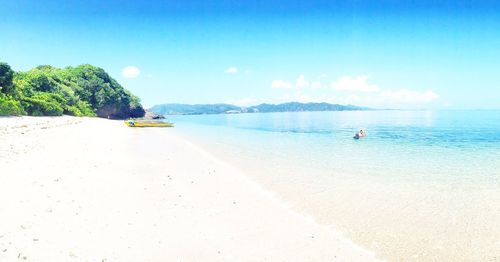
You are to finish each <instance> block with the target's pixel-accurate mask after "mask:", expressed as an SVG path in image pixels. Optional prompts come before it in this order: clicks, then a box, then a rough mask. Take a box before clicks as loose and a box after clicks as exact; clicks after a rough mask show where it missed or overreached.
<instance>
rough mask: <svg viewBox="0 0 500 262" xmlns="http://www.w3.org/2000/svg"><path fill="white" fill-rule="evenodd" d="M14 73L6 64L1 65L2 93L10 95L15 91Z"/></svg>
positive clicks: (0, 88)
mask: <svg viewBox="0 0 500 262" xmlns="http://www.w3.org/2000/svg"><path fill="white" fill-rule="evenodd" d="M13 78H14V71H12V69H11V68H10V66H9V65H8V64H6V63H0V93H4V94H10V93H11V92H12V89H13V86H14V85H13V83H12V79H13Z"/></svg>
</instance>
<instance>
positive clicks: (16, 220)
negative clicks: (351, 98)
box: [0, 117, 375, 261]
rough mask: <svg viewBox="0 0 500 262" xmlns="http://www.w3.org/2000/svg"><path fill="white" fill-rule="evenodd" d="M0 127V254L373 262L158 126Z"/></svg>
mask: <svg viewBox="0 0 500 262" xmlns="http://www.w3.org/2000/svg"><path fill="white" fill-rule="evenodd" d="M0 126H1V128H0V135H1V137H0V161H1V162H2V163H1V166H2V176H0V199H2V202H3V203H2V205H1V207H0V217H2V223H0V261H15V260H17V259H21V260H23V259H25V260H27V261H171V260H176V261H177V260H182V261H235V260H236V261H263V260H265V261H332V260H338V261H370V260H375V259H374V255H373V254H372V253H370V252H369V251H366V250H363V249H361V248H359V247H357V246H355V245H354V244H352V243H351V242H349V241H348V240H346V239H344V238H342V236H341V235H340V234H338V233H336V231H335V230H334V229H332V228H331V227H327V226H323V225H319V224H317V223H315V222H314V220H313V219H311V218H308V217H306V216H304V215H302V214H299V213H296V212H294V211H292V210H291V209H290V208H288V207H287V205H286V204H285V203H283V202H281V201H280V200H279V199H278V198H276V197H275V196H274V195H273V193H271V192H268V191H265V190H263V189H262V187H261V186H259V185H258V184H257V183H256V182H254V181H253V180H251V179H250V178H249V177H247V176H246V175H245V174H244V173H243V172H241V170H238V169H236V168H234V167H232V166H231V165H229V164H228V163H225V162H223V161H221V160H219V159H217V158H215V157H214V156H213V155H211V154H210V153H208V152H206V151H204V150H203V149H201V148H200V147H197V146H196V145H194V144H193V143H191V142H189V141H186V140H185V139H183V138H179V137H178V136H176V135H175V134H174V133H173V132H168V131H166V130H165V129H133V128H127V127H125V126H124V125H123V123H122V122H120V121H110V120H103V119H95V118H72V117H61V118H30V117H22V118H0Z"/></svg>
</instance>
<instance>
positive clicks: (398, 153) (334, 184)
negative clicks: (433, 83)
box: [172, 111, 500, 261]
mask: <svg viewBox="0 0 500 262" xmlns="http://www.w3.org/2000/svg"><path fill="white" fill-rule="evenodd" d="M172 120H174V121H175V122H176V128H175V132H177V133H179V134H181V135H183V136H187V137H189V139H191V140H195V141H197V143H198V144H200V145H202V146H204V147H206V148H208V149H209V151H211V152H213V153H215V154H217V155H219V156H220V157H222V158H224V159H226V160H228V161H229V162H231V163H233V164H235V165H237V166H240V167H241V168H242V169H244V170H245V171H246V172H247V173H248V174H249V175H250V176H252V177H253V178H254V179H256V180H258V181H259V182H260V183H261V184H263V185H264V186H265V187H267V188H268V189H270V190H272V191H274V192H276V193H277V194H278V195H279V196H280V197H282V198H283V199H284V200H285V201H287V202H288V203H291V206H292V207H293V208H295V209H297V210H299V211H301V212H306V213H309V214H311V215H312V216H314V217H315V218H316V219H317V220H318V221H319V222H321V223H325V224H329V225H333V226H335V227H336V228H338V230H340V231H341V232H343V233H344V234H345V235H346V236H347V237H350V238H351V239H352V240H353V241H354V242H355V243H357V244H359V245H362V246H364V247H366V248H369V249H372V250H374V251H375V252H377V254H378V255H379V256H380V257H382V258H385V259H389V260H396V261H397V260H405V261H408V260H415V261H422V260H425V261H439V260H443V259H446V260H449V259H453V260H455V261H456V260H459V261H460V260H461V261H471V260H481V261H484V260H488V259H495V258H496V259H500V242H499V240H498V239H500V238H499V237H498V236H500V171H499V169H500V111H357V112H349V111H346V112H299V113H267V114H238V115H201V116H175V117H172ZM360 128H364V129H366V130H367V132H368V137H367V138H364V139H361V140H354V139H352V136H353V135H354V133H355V132H356V131H357V130H358V129H360Z"/></svg>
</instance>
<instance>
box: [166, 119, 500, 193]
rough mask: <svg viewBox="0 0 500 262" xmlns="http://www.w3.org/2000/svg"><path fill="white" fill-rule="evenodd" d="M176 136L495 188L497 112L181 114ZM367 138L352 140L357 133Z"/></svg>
mask: <svg viewBox="0 0 500 262" xmlns="http://www.w3.org/2000/svg"><path fill="white" fill-rule="evenodd" d="M172 120H174V121H175V122H176V128H177V129H178V131H180V132H181V133H184V134H188V135H190V136H194V137H197V138H200V139H201V140H203V141H208V142H207V143H212V144H217V145H219V146H224V147H225V148H227V149H228V150H233V151H234V152H235V153H236V152H237V153H238V154H243V155H248V156H261V157H262V156H265V158H266V159H273V161H283V162H287V163H288V164H292V165H301V166H306V167H310V168H315V169H317V170H318V171H323V172H324V171H330V172H337V173H339V172H341V173H346V174H357V175H363V176H372V177H377V176H387V174H398V175H397V177H394V175H391V178H390V179H391V180H398V179H401V180H407V179H416V180H420V179H422V178H425V179H430V180H443V182H446V183H454V182H457V183H463V182H464V180H467V179H471V180H474V181H476V182H479V181H484V182H487V183H488V184H489V185H491V184H492V183H493V184H496V183H498V181H499V176H500V171H499V169H500V111H358V112H349V111H347V112H299V113H266V114H235V115H197V116H176V117H173V118H172ZM360 128H364V129H365V130H367V132H368V137H367V138H364V139H361V140H354V139H352V136H353V135H354V133H355V132H356V131H357V130H358V129H360Z"/></svg>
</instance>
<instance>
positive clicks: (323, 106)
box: [149, 102, 371, 115]
mask: <svg viewBox="0 0 500 262" xmlns="http://www.w3.org/2000/svg"><path fill="white" fill-rule="evenodd" d="M357 110H371V109H370V108H366V107H359V106H353V105H338V104H329V103H299V102H289V103H283V104H277V105H274V104H260V105H257V106H250V107H240V106H235V105H229V104H203V105H187V104H162V105H155V106H153V107H151V108H150V109H149V111H151V112H153V113H156V114H163V115H204V114H237V113H271V112H305V111H357Z"/></svg>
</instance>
